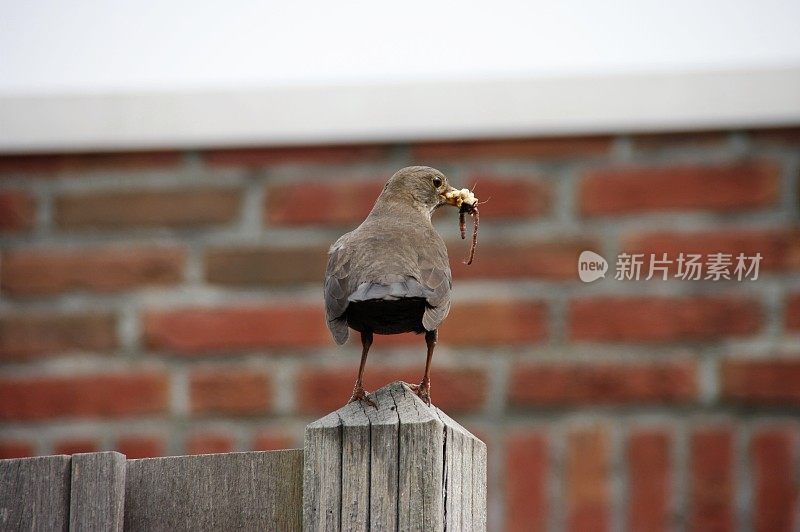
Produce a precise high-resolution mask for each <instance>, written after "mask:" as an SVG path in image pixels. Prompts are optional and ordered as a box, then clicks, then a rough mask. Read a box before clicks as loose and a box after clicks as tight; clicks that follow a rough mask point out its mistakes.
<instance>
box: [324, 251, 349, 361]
mask: <svg viewBox="0 0 800 532" xmlns="http://www.w3.org/2000/svg"><path fill="white" fill-rule="evenodd" d="M345 236H347V235H345ZM349 255H350V253H349V250H348V248H347V246H346V244H345V238H344V237H342V238H340V239H339V240H337V241H336V243H335V244H333V246H331V249H330V251H329V252H328V266H327V268H326V269H325V317H326V319H327V322H328V328H329V329H330V330H331V334H332V335H333V339H334V340H336V343H337V344H339V345H341V344H343V343H345V342H346V341H347V338H348V337H349V336H350V330H349V329H348V327H347V320H346V319H345V318H344V312H345V310H347V303H348V301H347V297H348V296H349V295H350V258H349Z"/></svg>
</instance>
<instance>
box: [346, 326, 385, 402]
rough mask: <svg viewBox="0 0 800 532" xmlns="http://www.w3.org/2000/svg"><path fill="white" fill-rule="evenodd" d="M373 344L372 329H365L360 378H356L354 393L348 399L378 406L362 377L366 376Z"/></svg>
mask: <svg viewBox="0 0 800 532" xmlns="http://www.w3.org/2000/svg"><path fill="white" fill-rule="evenodd" d="M371 345H372V331H364V332H362V333H361V365H360V366H359V368H358V378H357V379H356V385H355V386H353V395H351V396H350V400H349V401H347V402H348V403H352V402H353V401H364V402H366V403H367V404H368V405H370V406H374V407H375V408H378V405H376V404H375V401H373V400H372V399H370V398H369V394H367V392H365V391H364V385H363V383H362V378H363V377H364V366H366V365H367V353H369V347H370V346H371Z"/></svg>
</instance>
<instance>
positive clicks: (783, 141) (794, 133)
mask: <svg viewBox="0 0 800 532" xmlns="http://www.w3.org/2000/svg"><path fill="white" fill-rule="evenodd" d="M750 136H751V137H752V138H753V141H754V143H755V144H756V145H757V146H776V147H800V127H781V128H769V129H758V130H755V131H751V132H750Z"/></svg>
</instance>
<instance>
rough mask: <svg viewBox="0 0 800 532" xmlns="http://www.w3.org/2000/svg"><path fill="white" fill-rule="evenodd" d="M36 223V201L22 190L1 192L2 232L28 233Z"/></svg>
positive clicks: (0, 225)
mask: <svg viewBox="0 0 800 532" xmlns="http://www.w3.org/2000/svg"><path fill="white" fill-rule="evenodd" d="M35 223H36V200H35V199H34V198H33V196H31V195H30V194H28V193H27V192H24V191H22V190H5V191H0V232H5V231H8V232H15V231H28V230H29V229H31V228H32V227H33V226H34V224H35Z"/></svg>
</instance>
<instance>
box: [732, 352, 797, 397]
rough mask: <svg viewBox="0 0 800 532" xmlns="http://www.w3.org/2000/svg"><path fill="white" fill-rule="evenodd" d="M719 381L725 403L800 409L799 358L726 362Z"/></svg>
mask: <svg viewBox="0 0 800 532" xmlns="http://www.w3.org/2000/svg"><path fill="white" fill-rule="evenodd" d="M720 378H721V380H722V397H723V399H725V400H726V401H729V402H733V403H739V404H748V405H761V406H770V405H771V406H789V405H791V406H800V359H788V358H787V359H767V360H763V359H753V360H726V361H724V362H723V363H722V369H721V377H720Z"/></svg>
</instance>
